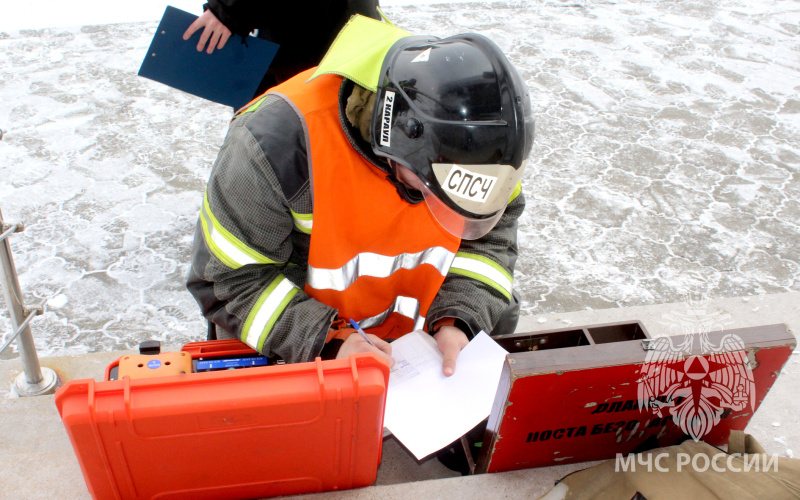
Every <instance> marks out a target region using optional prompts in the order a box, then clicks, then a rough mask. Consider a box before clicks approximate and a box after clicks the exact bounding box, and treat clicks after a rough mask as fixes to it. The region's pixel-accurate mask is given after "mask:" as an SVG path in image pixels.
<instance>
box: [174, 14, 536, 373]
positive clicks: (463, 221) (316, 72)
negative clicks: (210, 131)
mask: <svg viewBox="0 0 800 500" xmlns="http://www.w3.org/2000/svg"><path fill="white" fill-rule="evenodd" d="M370 21H371V23H374V24H369V25H368V29H367V30H366V32H364V33H361V34H360V33H356V34H355V36H356V37H358V36H362V37H364V36H366V37H367V38H369V39H370V40H373V41H374V40H376V39H378V38H381V39H383V40H384V43H386V47H384V52H385V55H383V53H380V55H381V57H379V58H378V59H377V62H375V58H374V57H373V60H372V62H369V61H367V62H364V61H361V62H360V63H359V64H360V69H358V70H352V66H358V64H355V63H352V64H350V66H348V67H349V68H350V69H347V67H345V66H346V65H343V66H342V68H337V67H336V66H335V63H336V61H339V60H341V58H337V50H339V51H342V50H344V51H347V50H349V51H350V52H353V53H355V52H358V54H357V56H355V57H356V58H358V57H361V58H362V59H364V58H365V57H367V55H364V54H361V52H360V51H353V50H352V46H351V47H350V48H349V49H348V48H347V47H344V48H342V47H339V48H337V43H339V42H340V41H341V44H343V45H347V43H346V41H347V40H348V39H349V40H351V41H352V36H350V35H353V33H351V32H348V31H347V30H348V29H350V28H352V29H351V31H354V30H357V29H362V31H363V25H358V26H350V25H348V27H346V28H345V30H344V31H343V32H342V33H341V34H340V36H339V39H337V43H335V44H334V46H332V47H331V49H330V52H329V54H328V55H327V56H326V59H328V62H329V63H330V62H331V61H333V62H334V68H333V70H330V68H329V69H328V70H325V71H323V66H325V65H326V61H325V60H323V63H322V64H321V65H320V68H318V69H313V68H312V69H311V70H308V71H306V72H304V73H301V74H299V75H298V76H296V77H294V78H292V79H290V80H288V81H286V82H284V83H282V84H280V85H278V86H277V87H273V88H272V89H270V90H269V91H268V92H267V93H266V94H265V95H264V96H262V97H260V98H258V99H256V100H255V101H254V102H253V103H251V104H250V105H248V106H247V107H245V108H244V109H242V110H240V111H239V112H238V113H237V115H236V116H235V118H234V120H233V121H232V122H231V124H230V128H229V130H228V134H227V137H226V139H225V142H224V144H223V145H222V148H221V150H220V152H219V155H218V157H217V160H216V162H215V164H214V167H213V170H212V172H211V176H210V179H209V182H208V185H207V189H206V192H205V196H204V199H203V204H202V209H201V213H200V216H199V220H198V224H197V232H196V236H195V243H194V250H193V261H192V266H191V270H190V272H189V277H188V283H187V286H188V288H189V290H190V291H191V292H192V294H193V295H194V297H195V299H196V300H197V302H198V303H199V305H200V307H201V309H202V311H203V314H204V315H205V317H206V318H207V319H208V320H209V325H210V329H209V338H217V337H219V338H239V339H241V340H242V341H243V342H245V343H247V344H248V345H250V346H251V347H253V348H254V349H257V350H258V351H260V352H261V353H263V354H264V355H266V356H268V357H269V356H272V357H280V358H282V359H283V360H284V361H286V362H301V361H311V360H313V359H314V358H315V357H317V356H322V357H323V359H324V358H333V357H346V356H348V355H349V354H351V353H354V352H375V353H376V354H378V355H380V356H383V357H385V358H386V359H387V360H388V361H389V362H390V363H392V362H393V361H392V358H391V344H390V343H389V342H387V341H391V340H392V339H397V338H399V337H400V336H402V335H404V334H406V333H408V332H410V331H413V330H415V329H424V330H426V331H427V332H429V333H430V334H432V335H433V336H434V338H435V339H436V342H437V345H438V346H439V349H440V350H441V352H442V354H443V355H444V364H443V367H442V370H443V373H444V374H445V375H451V374H452V373H453V372H454V370H455V369H456V358H457V357H458V353H459V351H460V350H461V349H463V347H464V346H466V345H467V343H468V342H469V340H470V339H471V338H472V337H473V336H474V335H475V334H477V333H478V332H480V331H482V330H483V331H486V332H493V331H494V332H499V331H502V332H503V333H510V332H512V331H513V329H514V327H515V325H516V316H515V315H514V314H513V308H514V306H515V297H514V294H513V278H512V276H513V270H514V264H515V261H516V255H517V234H516V232H517V229H516V228H517V219H518V218H519V216H520V214H521V213H522V211H523V208H524V205H525V202H524V197H523V195H522V193H521V179H522V173H523V170H524V167H525V163H526V160H527V156H528V154H529V152H530V149H531V144H532V141H533V128H534V127H533V118H532V114H531V106H530V100H529V97H528V92H527V88H526V86H525V83H524V82H523V80H522V79H521V77H520V75H519V73H518V72H517V70H516V69H515V68H514V67H513V66H512V65H511V63H510V62H509V61H508V59H507V58H506V56H505V55H504V54H503V53H502V52H501V50H500V49H499V48H498V47H497V45H496V44H494V43H493V42H492V41H490V40H489V39H487V38H485V37H483V36H481V35H477V34H465V35H457V36H452V37H449V38H444V39H439V38H435V37H426V36H409V35H407V34H406V33H405V32H402V31H399V32H398V29H397V28H394V27H391V25H388V24H383V23H379V22H377V21H372V20H370ZM355 24H358V23H355ZM381 24H383V26H378V25H381ZM359 26H360V28H359ZM370 29H378V30H384V31H386V30H394V31H391V32H392V33H393V34H394V35H393V36H392V37H389V38H388V39H389V42H386V40H387V37H385V36H383V37H381V36H376V35H375V33H371V34H370V32H369V30H370ZM381 33H383V32H381ZM398 33H399V34H398ZM348 36H350V38H348ZM356 41H358V38H356ZM371 43H372V45H369V44H365V45H363V46H372V47H373V49H375V47H376V45H375V43H376V42H371ZM378 48H380V47H379V46H378ZM373 55H374V51H373ZM329 58H330V59H329ZM356 62H358V61H356ZM329 66H330V64H329ZM342 75H346V76H347V77H343V76H342ZM373 77H374V82H375V84H374V87H373V85H371V84H370V81H371V80H370V79H371V78H373ZM356 82H358V84H356ZM517 307H518V306H517ZM509 311H511V312H512V314H511V315H510V316H509ZM509 317H510V318H511V319H510V320H509V319H508V318H509ZM504 318H505V319H504ZM351 319H352V320H355V321H357V322H358V323H359V324H360V325H361V326H362V328H363V329H364V330H365V331H366V332H367V333H368V334H369V338H370V339H371V340H372V342H373V343H374V346H372V345H370V344H369V343H367V342H366V341H365V340H364V339H363V338H362V337H361V336H360V335H358V334H356V333H355V331H354V330H353V329H352V328H348V327H347V322H348V321H349V320H351Z"/></svg>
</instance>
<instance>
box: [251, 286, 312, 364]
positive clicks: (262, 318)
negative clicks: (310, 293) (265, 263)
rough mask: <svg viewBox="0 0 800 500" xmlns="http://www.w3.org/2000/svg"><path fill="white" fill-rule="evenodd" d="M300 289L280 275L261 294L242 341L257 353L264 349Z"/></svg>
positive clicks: (252, 310)
mask: <svg viewBox="0 0 800 500" xmlns="http://www.w3.org/2000/svg"><path fill="white" fill-rule="evenodd" d="M299 291H300V289H299V288H297V287H296V286H294V284H293V283H292V282H291V281H289V280H288V279H286V278H285V277H283V276H281V275H279V276H278V277H276V278H275V279H274V280H273V281H272V283H270V284H269V286H267V288H266V289H265V290H264V291H263V292H262V293H261V296H260V297H259V298H258V300H257V301H256V304H255V305H254V306H253V309H251V310H250V314H248V316H247V320H246V321H245V323H244V327H242V340H243V341H244V342H245V343H246V344H247V345H249V346H250V347H252V348H253V349H255V350H257V351H261V350H262V348H263V347H264V341H265V340H266V339H267V336H268V335H269V333H270V331H271V330H272V327H273V326H274V325H275V322H276V321H277V320H278V318H279V317H280V315H281V314H282V313H283V310H284V309H286V305H287V304H288V303H289V301H290V300H292V297H294V296H295V295H296V294H297V293H298V292H299Z"/></svg>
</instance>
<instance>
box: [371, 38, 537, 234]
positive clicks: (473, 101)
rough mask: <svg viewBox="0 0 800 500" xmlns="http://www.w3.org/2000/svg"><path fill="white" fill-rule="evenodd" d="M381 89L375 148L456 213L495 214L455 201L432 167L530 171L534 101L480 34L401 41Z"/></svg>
mask: <svg viewBox="0 0 800 500" xmlns="http://www.w3.org/2000/svg"><path fill="white" fill-rule="evenodd" d="M377 90H378V91H377V95H376V99H375V109H374V111H373V115H372V124H371V141H370V142H371V145H372V149H373V151H374V152H375V153H376V154H377V155H380V156H384V157H387V158H390V159H393V160H395V161H397V162H398V163H400V164H402V165H404V166H406V167H408V168H409V169H410V170H412V171H413V172H414V173H415V174H416V175H417V176H418V177H419V178H420V180H422V182H424V183H425V184H426V186H428V187H429V188H430V190H431V191H432V192H433V193H434V194H435V195H436V196H437V197H438V198H440V199H441V200H442V201H444V202H445V203H446V204H447V205H448V206H450V207H451V208H452V209H454V210H455V211H456V212H458V213H461V214H463V215H465V216H468V217H479V218H480V217H487V216H489V215H491V214H478V213H475V212H472V211H469V210H466V209H465V208H464V207H463V206H461V205H459V204H458V203H456V202H454V201H453V200H452V199H451V197H450V196H449V195H448V194H446V193H445V191H444V190H443V189H442V187H441V185H440V181H441V179H440V180H437V177H436V175H435V173H434V170H433V165H434V164H456V165H493V164H497V165H506V166H511V167H513V169H518V170H519V169H522V168H523V166H524V162H525V160H526V158H527V156H528V154H529V153H530V149H531V145H532V143H533V131H534V124H533V117H532V113H531V105H530V98H529V97H528V92H527V88H526V86H525V84H524V82H523V81H522V79H521V78H520V76H519V73H518V72H517V70H516V69H515V68H514V67H513V66H512V65H511V63H510V62H509V61H508V59H507V58H506V56H505V55H504V54H503V53H502V52H501V50H500V49H499V47H497V45H495V44H494V42H492V41H491V40H489V39H488V38H486V37H484V36H482V35H478V34H463V35H456V36H452V37H449V38H445V39H438V38H435V37H427V36H410V37H405V38H402V39H400V40H398V41H397V42H395V44H394V45H393V46H392V47H391V48H390V49H389V51H388V53H387V54H386V57H385V59H384V62H383V65H382V68H381V74H380V79H379V82H378V89H377ZM519 173H521V172H518V174H519ZM517 177H518V176H517ZM514 184H516V180H515V181H514ZM495 212H496V210H495Z"/></svg>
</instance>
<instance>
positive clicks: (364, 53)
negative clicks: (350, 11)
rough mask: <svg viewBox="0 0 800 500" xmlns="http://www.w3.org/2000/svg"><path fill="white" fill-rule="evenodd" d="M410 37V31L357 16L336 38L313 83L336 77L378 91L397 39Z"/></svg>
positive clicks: (314, 76)
mask: <svg viewBox="0 0 800 500" xmlns="http://www.w3.org/2000/svg"><path fill="white" fill-rule="evenodd" d="M407 36H410V33H409V32H407V31H406V30H404V29H401V28H398V27H397V26H394V25H393V24H390V23H387V22H381V21H376V20H375V19H371V18H369V17H365V16H362V15H359V14H356V15H355V16H353V17H351V18H350V20H349V21H347V24H345V26H344V28H342V31H340V32H339V34H338V35H337V36H336V40H334V41H333V44H331V48H330V49H328V53H327V54H325V57H324V58H323V59H322V62H321V63H320V64H319V66H318V67H317V70H316V71H315V72H314V74H313V75H311V78H309V81H310V80H313V79H314V78H316V77H318V76H319V75H324V74H334V75H340V76H343V77H345V78H347V79H348V80H352V81H354V82H356V83H357V84H359V85H360V86H362V87H364V88H365V89H368V90H371V91H373V92H375V91H377V90H378V78H379V77H380V72H381V65H383V59H384V58H385V57H386V53H387V52H388V51H389V48H391V46H392V45H394V43H395V42H396V41H397V40H400V39H401V38H404V37H407Z"/></svg>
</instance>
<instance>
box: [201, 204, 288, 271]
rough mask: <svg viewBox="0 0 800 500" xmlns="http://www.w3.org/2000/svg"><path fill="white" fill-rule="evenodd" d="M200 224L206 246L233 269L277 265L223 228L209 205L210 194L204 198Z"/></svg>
mask: <svg viewBox="0 0 800 500" xmlns="http://www.w3.org/2000/svg"><path fill="white" fill-rule="evenodd" d="M200 222H201V224H202V225H203V236H204V237H205V240H206V244H207V245H208V248H209V249H210V250H211V253H213V254H214V256H216V257H217V258H218V259H219V260H221V261H222V262H223V263H224V264H225V265H226V266H228V267H230V268H232V269H239V268H240V267H242V266H246V265H247V264H277V262H275V261H274V260H271V259H269V258H268V257H265V256H263V255H261V254H260V253H258V252H256V251H255V250H253V249H252V248H250V247H248V246H247V245H245V244H244V243H242V241H241V240H239V239H238V238H236V237H235V236H234V235H232V234H231V233H230V232H229V231H228V230H226V229H225V228H224V227H222V224H220V223H219V221H218V220H217V218H216V217H214V214H213V213H211V207H210V206H209V204H208V193H206V194H205V196H204V197H203V207H202V209H201V211H200Z"/></svg>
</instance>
